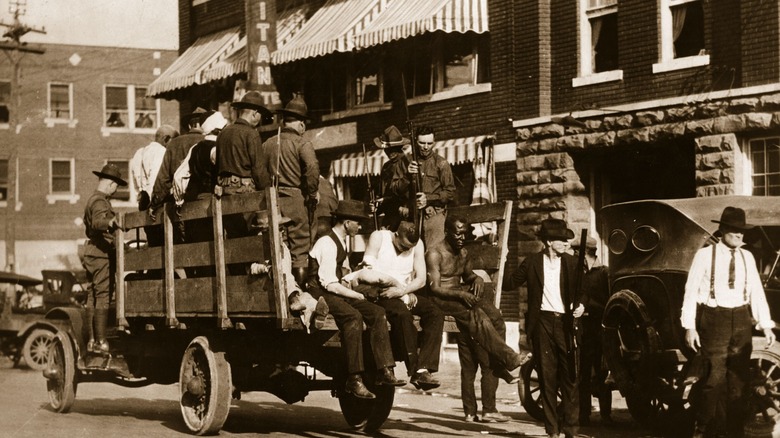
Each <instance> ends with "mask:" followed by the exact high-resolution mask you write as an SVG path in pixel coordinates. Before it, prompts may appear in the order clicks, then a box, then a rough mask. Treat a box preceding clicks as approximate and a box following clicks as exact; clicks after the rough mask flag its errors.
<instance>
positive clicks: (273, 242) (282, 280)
mask: <svg viewBox="0 0 780 438" xmlns="http://www.w3.org/2000/svg"><path fill="white" fill-rule="evenodd" d="M265 194H266V199H267V200H268V235H269V236H270V247H271V272H272V273H273V278H274V289H275V291H276V294H275V299H274V305H275V309H276V317H277V318H279V319H282V320H284V319H287V318H289V315H288V312H287V278H286V276H285V275H284V272H282V245H283V244H282V236H281V234H280V233H279V216H280V214H279V204H278V198H277V197H276V189H275V188H274V187H268V188H266V189H265Z"/></svg>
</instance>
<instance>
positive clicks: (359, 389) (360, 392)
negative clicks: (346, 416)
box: [344, 374, 376, 400]
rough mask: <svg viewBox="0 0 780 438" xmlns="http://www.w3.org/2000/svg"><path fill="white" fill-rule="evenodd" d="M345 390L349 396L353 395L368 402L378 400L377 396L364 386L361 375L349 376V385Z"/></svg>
mask: <svg viewBox="0 0 780 438" xmlns="http://www.w3.org/2000/svg"><path fill="white" fill-rule="evenodd" d="M344 390H345V391H347V394H352V395H354V396H355V397H357V398H363V399H367V400H370V399H374V398H376V395H374V393H373V392H371V391H369V390H368V388H366V385H365V384H363V378H362V377H360V375H359V374H353V375H351V376H349V378H348V379H347V385H346V387H345V388H344Z"/></svg>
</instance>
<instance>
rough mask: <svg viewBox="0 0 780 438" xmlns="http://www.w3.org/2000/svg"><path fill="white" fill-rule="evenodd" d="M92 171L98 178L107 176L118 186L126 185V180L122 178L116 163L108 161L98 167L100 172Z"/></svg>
mask: <svg viewBox="0 0 780 438" xmlns="http://www.w3.org/2000/svg"><path fill="white" fill-rule="evenodd" d="M92 173H94V174H95V175H97V176H98V178H108V179H110V180H112V181H114V182H116V183H117V184H119V185H120V186H126V185H127V181H125V180H123V179H122V172H121V171H120V170H119V167H117V165H116V164H113V163H108V164H106V165H105V166H103V168H102V169H100V172H98V171H97V170H93V171H92Z"/></svg>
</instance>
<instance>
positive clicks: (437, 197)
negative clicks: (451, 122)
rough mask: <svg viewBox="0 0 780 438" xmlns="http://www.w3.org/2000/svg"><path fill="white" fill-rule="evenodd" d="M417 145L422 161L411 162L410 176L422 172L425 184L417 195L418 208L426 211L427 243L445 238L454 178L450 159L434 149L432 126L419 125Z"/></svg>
mask: <svg viewBox="0 0 780 438" xmlns="http://www.w3.org/2000/svg"><path fill="white" fill-rule="evenodd" d="M415 135H416V136H417V138H416V139H415V140H416V141H415V142H416V143H417V144H416V146H415V147H417V150H418V152H419V158H420V162H419V163H418V162H416V161H412V162H411V163H409V167H408V169H407V170H408V172H409V174H410V175H409V178H410V179H411V178H416V174H417V173H420V175H421V177H422V178H421V180H422V187H420V188H419V190H420V192H418V193H417V194H416V195H415V196H416V204H417V208H418V209H419V210H420V212H421V213H422V215H423V218H424V222H423V240H424V241H425V247H426V248H431V247H433V245H435V244H437V243H439V242H441V241H443V240H444V221H445V220H446V219H447V205H448V204H449V203H450V202H452V200H453V199H454V198H455V180H454V178H453V177H452V168H451V167H450V163H448V162H447V160H445V159H444V157H442V156H440V155H439V154H437V153H435V152H434V151H433V144H434V143H435V140H434V135H433V129H432V128H430V127H428V126H420V127H418V128H417V130H416V131H415Z"/></svg>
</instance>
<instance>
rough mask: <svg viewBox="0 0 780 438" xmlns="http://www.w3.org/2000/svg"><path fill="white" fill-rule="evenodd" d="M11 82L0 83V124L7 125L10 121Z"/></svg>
mask: <svg viewBox="0 0 780 438" xmlns="http://www.w3.org/2000/svg"><path fill="white" fill-rule="evenodd" d="M10 103H11V82H9V81H0V123H8V121H9V120H10V118H9V117H10V116H9V114H10V110H9V107H10Z"/></svg>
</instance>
